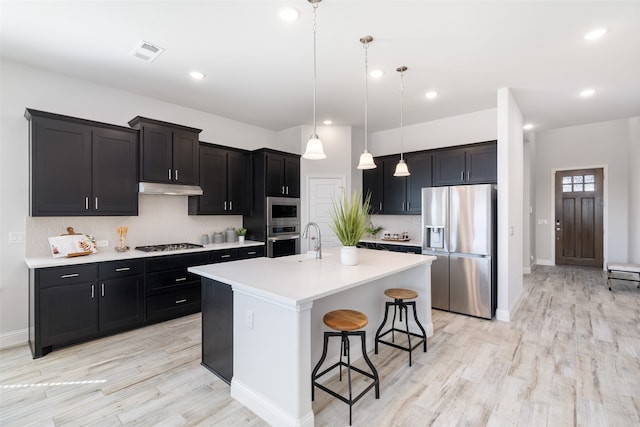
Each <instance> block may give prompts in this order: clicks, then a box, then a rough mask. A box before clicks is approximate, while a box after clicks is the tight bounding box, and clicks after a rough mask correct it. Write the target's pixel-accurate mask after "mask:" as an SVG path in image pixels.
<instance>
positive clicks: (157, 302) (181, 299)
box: [147, 283, 202, 321]
mask: <svg viewBox="0 0 640 427" xmlns="http://www.w3.org/2000/svg"><path fill="white" fill-rule="evenodd" d="M201 298H202V296H201V293H200V283H197V284H193V285H189V286H184V287H183V288H181V289H179V290H175V291H171V292H165V293H162V294H158V295H153V296H149V297H147V320H149V321H155V320H164V319H172V318H175V317H179V316H184V315H186V314H191V313H197V312H198V311H200V305H201V304H200V301H201Z"/></svg>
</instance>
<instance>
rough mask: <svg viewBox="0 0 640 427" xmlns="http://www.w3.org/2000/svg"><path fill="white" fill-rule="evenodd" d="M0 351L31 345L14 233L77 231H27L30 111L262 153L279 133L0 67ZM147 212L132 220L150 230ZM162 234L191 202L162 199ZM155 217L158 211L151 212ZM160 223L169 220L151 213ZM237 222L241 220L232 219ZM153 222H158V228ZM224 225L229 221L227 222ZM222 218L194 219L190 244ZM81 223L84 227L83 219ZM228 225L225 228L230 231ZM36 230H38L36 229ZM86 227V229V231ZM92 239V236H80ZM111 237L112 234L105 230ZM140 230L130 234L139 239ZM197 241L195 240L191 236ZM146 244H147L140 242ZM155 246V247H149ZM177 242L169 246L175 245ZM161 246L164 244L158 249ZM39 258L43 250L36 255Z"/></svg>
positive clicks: (23, 272) (101, 225)
mask: <svg viewBox="0 0 640 427" xmlns="http://www.w3.org/2000/svg"><path fill="white" fill-rule="evenodd" d="M0 74H1V75H2V79H1V81H0V93H2V97H1V99H0V119H1V123H2V126H1V130H0V141H1V143H0V195H1V197H0V200H1V202H0V215H1V218H2V221H1V225H0V254H1V259H0V347H4V346H7V345H12V344H17V343H22V342H26V340H27V332H26V328H27V310H28V293H27V285H28V270H27V267H26V265H25V263H24V258H25V252H26V248H25V244H24V243H20V244H9V243H8V235H9V232H15V231H22V232H25V231H26V232H27V243H28V242H33V241H41V240H42V239H45V238H46V237H48V236H46V235H39V234H36V233H43V234H45V233H49V232H50V230H52V229H57V228H58V227H59V226H60V225H61V224H68V225H72V223H71V222H69V221H71V220H73V218H68V219H67V220H61V219H51V218H50V219H34V218H29V221H33V220H35V221H36V223H37V224H38V226H37V227H35V228H34V230H33V232H32V233H30V232H29V230H27V229H26V224H27V217H28V214H29V213H28V201H29V148H28V122H27V120H25V118H24V110H25V108H27V107H29V108H34V109H37V110H43V111H49V112H52V113H58V114H64V115H68V116H74V117H79V118H84V119H90V120H96V121H100V122H106V123H111V124H116V125H121V126H128V125H127V122H128V121H129V120H130V119H132V118H133V117H135V116H137V115H141V116H145V117H150V118H154V119H158V120H164V121H167V122H173V123H179V124H182V125H186V126H192V127H195V128H199V129H203V132H202V133H201V134H200V138H201V140H203V141H207V142H211V143H217V144H221V145H227V146H234V147H240V148H245V149H255V148H260V147H270V148H276V147H275V145H276V134H275V132H272V131H270V130H266V129H262V128H259V127H255V126H251V125H247V124H243V123H239V122H235V121H233V120H229V119H226V118H223V117H218V116H214V115H211V114H207V113H204V112H201V111H196V110H192V109H189V108H185V107H182V106H179V105H173V104H169V103H166V102H162V101H158V100H156V99H152V98H147V97H143V96H139V95H136V94H133V93H129V92H124V91H120V90H115V89H112V88H108V87H105V86H100V85H96V84H94V83H89V82H86V81H83V80H78V79H73V78H69V77H66V76H64V75H60V74H55V73H50V72H47V71H43V70H40V69H36V68H32V67H28V66H24V65H20V64H16V63H13V62H10V61H2V62H1V63H0ZM139 197H140V201H141V205H140V212H141V215H142V216H139V217H137V218H135V219H132V221H138V222H139V223H140V224H144V223H145V218H146V214H145V212H148V211H149V209H147V208H148V207H151V208H152V207H153V206H158V205H157V203H154V201H153V200H157V199H155V198H153V197H152V198H151V199H145V197H147V196H139ZM160 205H161V208H162V212H163V215H166V217H165V218H164V219H165V221H164V222H165V223H164V224H163V227H156V228H155V229H154V233H155V235H154V237H155V238H157V239H158V240H164V238H165V237H166V238H167V239H171V238H173V235H174V234H175V231H176V229H177V228H178V227H177V226H176V224H174V223H173V221H172V219H173V218H175V216H176V215H177V216H183V215H184V216H185V218H186V198H182V199H181V200H177V199H172V200H168V199H163V201H160ZM152 210H153V209H152ZM150 215H153V217H154V219H155V220H156V221H160V222H163V217H162V216H160V217H158V216H157V215H156V214H155V213H152V214H150ZM120 220H123V218H119V219H115V218H114V217H111V218H92V219H91V220H87V219H82V220H81V221H84V222H82V224H83V225H82V226H83V227H89V226H91V227H93V228H94V229H100V230H102V229H104V230H111V228H112V225H113V222H114V221H116V222H118V221H120ZM229 220H230V221H231V223H236V221H237V218H234V217H232V218H229ZM156 221H153V223H156ZM221 221H222V222H221ZM225 221H226V220H225V219H222V218H206V217H202V218H190V219H189V220H186V221H185V224H189V225H187V226H186V229H188V230H189V235H188V236H186V237H187V238H189V239H193V240H196V241H197V236H198V233H200V230H203V231H209V230H211V231H213V229H214V228H217V227H222V226H224V225H226V222H225ZM79 222H80V220H79ZM223 222H224V224H223ZM29 224H30V225H32V223H29ZM85 224H87V225H85ZM78 231H83V232H91V230H78ZM105 233H106V231H105ZM132 233H134V229H132V230H131V231H130V233H129V234H130V235H131V238H132V239H133V238H134V235H135V233H134V234H132ZM192 235H193V236H192ZM141 240H142V239H141ZM146 241H148V240H146ZM169 241H170V240H169ZM157 243H159V241H158V242H157ZM34 251H35V252H38V251H39V249H38V248H35V249H34Z"/></svg>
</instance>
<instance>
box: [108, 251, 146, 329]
mask: <svg viewBox="0 0 640 427" xmlns="http://www.w3.org/2000/svg"><path fill="white" fill-rule="evenodd" d="M98 278H99V280H98V284H99V289H98V290H99V294H100V296H99V326H100V331H101V332H108V331H114V330H120V329H128V328H132V327H135V326H138V325H141V324H142V323H143V322H144V303H145V300H144V298H145V295H144V262H143V261H142V260H127V261H111V262H102V263H100V264H99V265H98Z"/></svg>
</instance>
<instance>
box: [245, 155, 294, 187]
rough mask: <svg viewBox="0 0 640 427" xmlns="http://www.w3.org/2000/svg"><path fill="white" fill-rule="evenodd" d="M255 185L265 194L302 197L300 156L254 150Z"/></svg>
mask: <svg viewBox="0 0 640 427" xmlns="http://www.w3.org/2000/svg"><path fill="white" fill-rule="evenodd" d="M254 168H255V174H254V185H257V187H255V188H256V189H260V188H264V193H265V196H276V197H277V196H279V197H300V156H299V155H297V154H290V153H284V152H281V151H274V150H268V149H262V150H258V151H255V152H254Z"/></svg>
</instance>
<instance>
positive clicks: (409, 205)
mask: <svg viewBox="0 0 640 427" xmlns="http://www.w3.org/2000/svg"><path fill="white" fill-rule="evenodd" d="M407 210H408V211H410V210H411V202H407Z"/></svg>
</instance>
